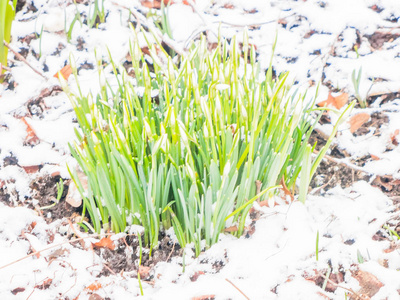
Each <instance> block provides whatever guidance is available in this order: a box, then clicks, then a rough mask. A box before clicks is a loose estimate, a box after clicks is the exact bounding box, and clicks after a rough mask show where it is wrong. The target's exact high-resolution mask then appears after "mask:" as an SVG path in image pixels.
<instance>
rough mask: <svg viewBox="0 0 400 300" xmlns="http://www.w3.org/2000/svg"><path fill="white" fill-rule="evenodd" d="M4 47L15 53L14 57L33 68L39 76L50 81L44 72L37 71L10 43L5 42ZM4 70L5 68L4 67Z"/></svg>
mask: <svg viewBox="0 0 400 300" xmlns="http://www.w3.org/2000/svg"><path fill="white" fill-rule="evenodd" d="M4 46H6V47H7V48H8V49H9V50H10V51H11V52H12V53H14V55H15V56H16V57H17V58H18V59H19V60H21V61H22V62H24V63H25V64H26V65H27V66H28V67H29V68H31V69H32V70H33V71H34V72H35V73H36V74H39V75H40V76H41V77H43V78H44V79H46V80H48V78H47V77H46V76H44V75H43V73H42V72H40V71H38V70H37V69H35V68H34V67H32V65H31V64H30V63H29V62H28V61H27V60H26V59H25V58H24V57H23V56H22V55H21V54H19V53H18V52H17V51H15V50H14V49H13V48H12V47H11V46H10V44H9V43H7V42H6V41H4ZM3 68H4V67H3Z"/></svg>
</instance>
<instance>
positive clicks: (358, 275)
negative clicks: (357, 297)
mask: <svg viewBox="0 0 400 300" xmlns="http://www.w3.org/2000/svg"><path fill="white" fill-rule="evenodd" d="M352 275H353V277H354V278H355V279H357V281H358V283H359V284H360V286H361V289H360V291H359V292H358V293H359V294H363V295H365V296H367V297H369V298H370V297H373V296H374V295H375V294H376V293H378V292H379V290H380V289H381V287H383V283H382V282H380V281H379V280H378V278H376V276H375V275H373V274H371V273H369V272H366V271H362V270H358V271H355V272H352Z"/></svg>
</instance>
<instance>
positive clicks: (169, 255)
mask: <svg viewBox="0 0 400 300" xmlns="http://www.w3.org/2000/svg"><path fill="white" fill-rule="evenodd" d="M174 249H175V242H174V244H173V245H172V249H171V252H170V253H169V254H168V257H167V260H166V262H168V261H169V259H170V258H171V255H172V252H174Z"/></svg>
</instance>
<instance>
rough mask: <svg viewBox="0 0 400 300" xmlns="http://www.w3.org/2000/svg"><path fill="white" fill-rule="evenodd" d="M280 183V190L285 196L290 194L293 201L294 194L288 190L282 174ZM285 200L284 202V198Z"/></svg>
mask: <svg viewBox="0 0 400 300" xmlns="http://www.w3.org/2000/svg"><path fill="white" fill-rule="evenodd" d="M280 184H281V185H282V188H281V189H282V191H283V192H284V193H285V195H286V196H290V199H291V200H292V201H293V200H294V196H293V194H292V193H291V192H290V191H289V189H288V188H287V186H286V183H285V177H284V176H282V179H281V182H280ZM284 200H285V202H286V199H284Z"/></svg>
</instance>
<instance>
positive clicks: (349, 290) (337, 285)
mask: <svg viewBox="0 0 400 300" xmlns="http://www.w3.org/2000/svg"><path fill="white" fill-rule="evenodd" d="M317 273H318V275H319V276H322V277H323V278H324V279H325V280H327V281H328V282H329V283H330V284H332V285H334V286H336V287H338V288H341V289H344V290H346V291H348V292H350V293H352V294H353V295H354V296H356V297H357V299H362V298H361V296H360V295H359V294H358V293H356V292H355V291H354V290H352V289H350V288H347V287H344V286H341V285H340V284H338V283H336V282H334V281H332V280H331V279H329V278H328V277H326V276H325V275H324V274H322V273H321V272H319V271H317Z"/></svg>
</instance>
